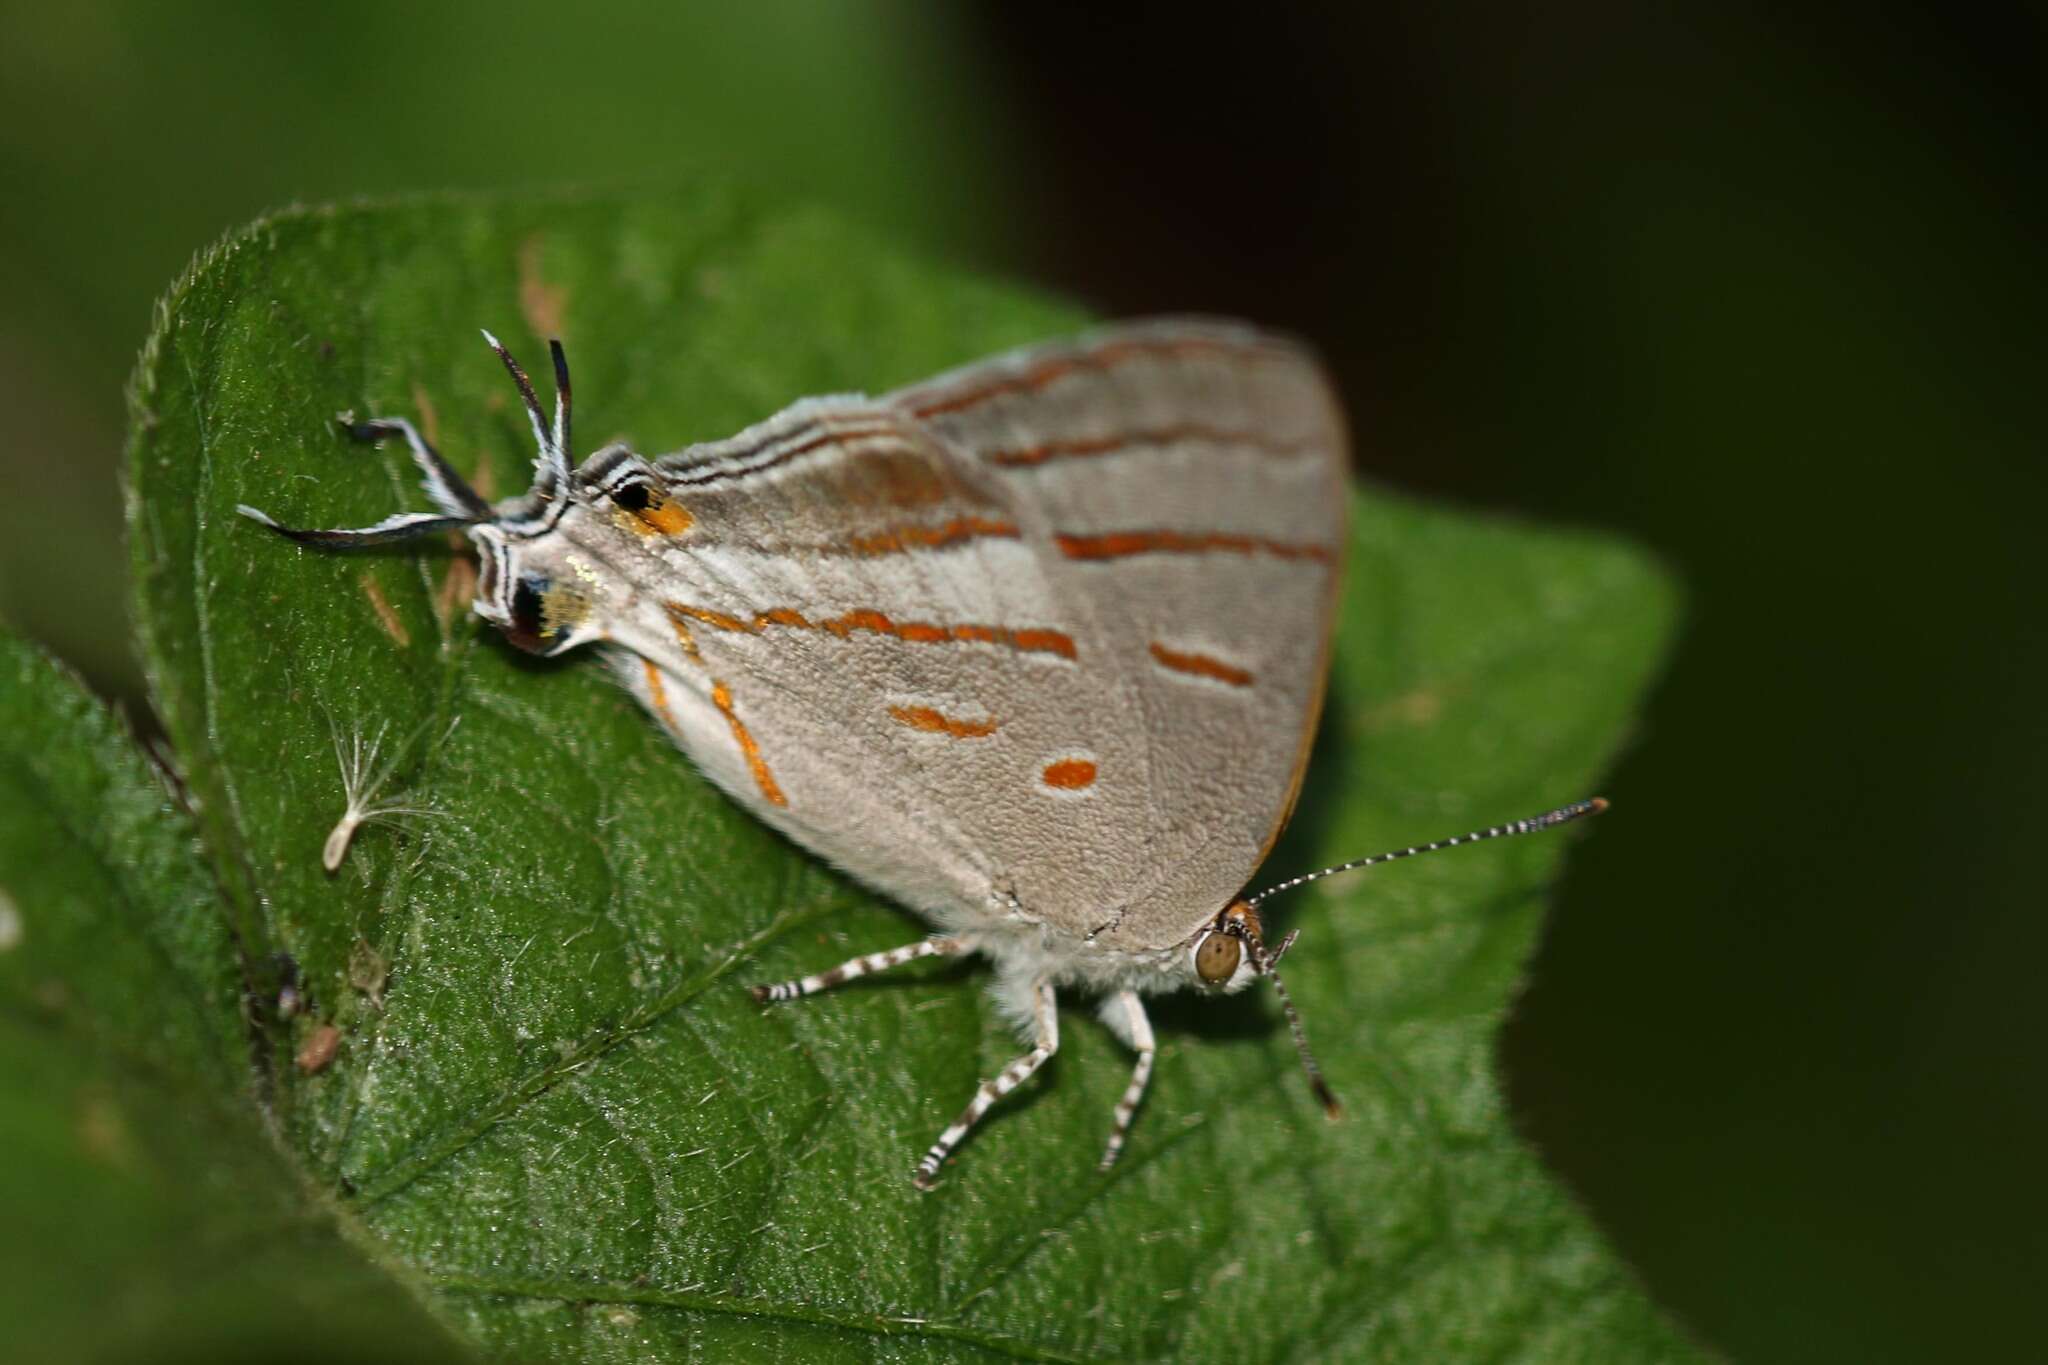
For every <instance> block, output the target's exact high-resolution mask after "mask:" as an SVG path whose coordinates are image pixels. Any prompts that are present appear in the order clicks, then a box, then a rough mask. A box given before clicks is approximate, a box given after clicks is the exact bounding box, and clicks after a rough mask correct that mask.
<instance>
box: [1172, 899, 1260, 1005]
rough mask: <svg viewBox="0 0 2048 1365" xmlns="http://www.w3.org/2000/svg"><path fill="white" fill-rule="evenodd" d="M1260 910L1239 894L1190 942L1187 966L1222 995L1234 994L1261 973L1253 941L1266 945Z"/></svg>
mask: <svg viewBox="0 0 2048 1365" xmlns="http://www.w3.org/2000/svg"><path fill="white" fill-rule="evenodd" d="M1263 933H1264V930H1263V928H1262V927H1261V925H1260V924H1259V912H1258V911H1257V910H1255V909H1254V908H1252V905H1251V902H1249V901H1247V900H1246V899H1244V897H1242V896H1240V897H1238V898H1237V899H1236V900H1234V901H1232V902H1231V903H1230V904H1229V905H1226V906H1225V907H1223V910H1222V912H1221V913H1219V914H1218V915H1217V916H1216V918H1215V919H1214V920H1212V921H1210V922H1209V923H1208V924H1206V925H1204V926H1203V927H1202V929H1201V930H1200V931H1199V932H1197V933H1196V935H1195V936H1194V938H1193V939H1191V940H1190V941H1189V943H1188V950H1187V951H1188V970H1189V971H1191V972H1193V973H1194V976H1195V980H1197V981H1199V982H1200V983H1201V984H1202V985H1203V986H1204V987H1205V988H1207V989H1209V990H1212V991H1215V992H1216V993H1217V994H1219V995H1234V994H1236V993H1237V992H1238V991H1241V990H1243V989H1244V988H1245V987H1246V986H1249V985H1251V983H1252V981H1253V979H1254V978H1255V977H1257V976H1258V975H1259V969H1258V966H1257V965H1256V962H1257V959H1256V955H1255V954H1254V953H1252V952H1251V951H1250V949H1249V946H1248V945H1250V944H1252V943H1260V944H1261V945H1263V942H1264V940H1263V938H1262V934H1263Z"/></svg>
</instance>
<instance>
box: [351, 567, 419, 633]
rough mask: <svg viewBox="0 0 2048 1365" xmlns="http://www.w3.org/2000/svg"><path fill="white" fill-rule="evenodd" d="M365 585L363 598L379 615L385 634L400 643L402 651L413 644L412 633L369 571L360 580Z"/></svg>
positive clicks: (378, 621)
mask: <svg viewBox="0 0 2048 1365" xmlns="http://www.w3.org/2000/svg"><path fill="white" fill-rule="evenodd" d="M358 581H360V582H361V583H362V585H363V596H365V597H367V598H369V599H370V610H371V611H374V612H376V613H377V624H378V625H380V626H382V627H384V633H385V634H386V635H389V636H390V637H391V638H392V639H393V640H396V641H397V642H398V647H399V648H400V649H403V648H405V647H406V646H407V645H410V644H411V643H412V632H411V631H409V630H407V629H406V628H405V622H403V621H401V620H399V619H398V613H397V612H395V611H393V610H392V609H391V601H390V599H389V598H387V597H385V596H384V589H382V588H380V587H378V586H377V580H376V579H375V578H372V577H371V576H370V571H369V570H368V569H365V570H363V576H362V578H361V579H360V580H358Z"/></svg>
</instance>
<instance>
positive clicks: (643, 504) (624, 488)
mask: <svg viewBox="0 0 2048 1365" xmlns="http://www.w3.org/2000/svg"><path fill="white" fill-rule="evenodd" d="M653 495H654V490H653V489H651V488H649V487H648V486H647V485H646V484H644V483H641V482H640V481H639V480H638V479H635V480H633V481H631V482H629V483H622V484H620V485H619V486H618V487H617V488H614V489H613V490H612V501H613V502H614V503H616V504H617V505H618V506H620V507H622V508H624V509H625V510H626V511H628V512H645V511H646V510H647V504H648V503H649V502H650V501H651V500H652V498H653Z"/></svg>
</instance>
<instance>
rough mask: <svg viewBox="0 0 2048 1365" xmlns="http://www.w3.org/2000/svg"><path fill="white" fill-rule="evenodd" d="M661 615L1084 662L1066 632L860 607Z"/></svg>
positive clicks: (672, 608) (681, 606) (671, 610)
mask: <svg viewBox="0 0 2048 1365" xmlns="http://www.w3.org/2000/svg"><path fill="white" fill-rule="evenodd" d="M662 610H664V611H666V612H667V613H668V616H669V619H670V621H672V622H675V623H677V624H684V623H687V622H690V621H698V622H701V623H703V624H704V625H707V626H710V627H712V628H713V629H715V630H727V631H739V632H743V633H745V634H748V635H759V634H761V633H762V632H763V631H765V630H766V629H767V628H768V627H770V626H785V627H788V628H791V629H795V630H822V631H824V632H825V633H826V634H828V635H835V636H837V637H838V638H840V639H842V640H845V639H849V638H851V637H852V636H854V635H855V634H868V635H887V636H891V637H893V638H895V639H898V640H904V641H907V642H909V643H911V644H920V645H929V644H949V643H962V644H965V643H973V644H991V645H1005V646H1007V647H1009V648H1011V649H1014V650H1017V651H1019V652H1021V653H1025V654H1055V655H1058V656H1059V657H1060V658H1062V659H1074V658H1078V657H1079V651H1078V650H1077V649H1076V648H1075V647H1074V638H1073V636H1071V635H1068V634H1066V633H1065V632H1064V631H1058V630H1049V629H1046V628H1044V627H1026V628H1024V629H1022V630H1010V629H1008V628H1006V627H1003V626H982V625H958V626H944V625H937V624H934V623H933V622H930V621H896V620H892V619H890V617H889V616H888V615H887V614H886V613H884V612H879V611H876V610H875V609H873V608H872V607H855V608H854V609H852V610H851V611H848V612H846V613H844V614H843V615H839V616H834V617H829V618H825V619H822V620H812V619H811V618H810V617H808V616H805V615H804V614H803V613H802V612H800V611H796V610H794V609H793V608H790V607H775V608H772V609H770V610H768V611H763V612H757V613H755V614H754V616H753V618H752V619H751V620H749V619H748V618H746V617H743V616H733V615H730V614H728V613H726V612H722V611H713V610H711V609H710V608H709V607H693V606H690V605H688V604H686V603H682V602H664V603H662Z"/></svg>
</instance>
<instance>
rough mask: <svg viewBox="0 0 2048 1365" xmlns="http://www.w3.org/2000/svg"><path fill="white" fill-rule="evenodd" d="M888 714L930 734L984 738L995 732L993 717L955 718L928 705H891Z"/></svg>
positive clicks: (902, 723) (895, 719) (897, 720)
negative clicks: (983, 718)
mask: <svg viewBox="0 0 2048 1365" xmlns="http://www.w3.org/2000/svg"><path fill="white" fill-rule="evenodd" d="M889 716H890V718H891V719H892V720H894V721H895V722H896V723H897V724H899V725H908V726H909V727H910V728H911V729H913V730H922V731H924V732H925V733H926V734H931V735H951V736H952V737H953V738H955V739H985V738H987V737H988V736H989V735H992V734H994V733H995V732H996V722H995V720H994V718H993V717H991V718H990V719H987V720H955V719H953V718H952V717H951V716H947V715H944V714H942V713H941V712H938V711H935V710H933V709H932V708H931V707H929V706H892V707H890V708H889Z"/></svg>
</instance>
